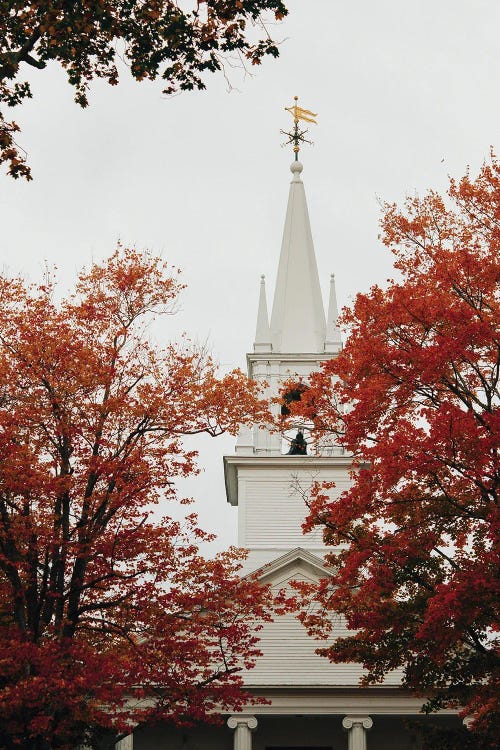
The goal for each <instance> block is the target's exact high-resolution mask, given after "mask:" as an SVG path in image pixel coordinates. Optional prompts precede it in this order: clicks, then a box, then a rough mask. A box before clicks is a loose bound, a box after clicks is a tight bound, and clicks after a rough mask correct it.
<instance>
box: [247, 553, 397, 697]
mask: <svg viewBox="0 0 500 750" xmlns="http://www.w3.org/2000/svg"><path fill="white" fill-rule="evenodd" d="M318 562H320V561H319V560H318ZM273 577H274V576H273V575H271V578H270V579H268V580H266V582H267V583H271V584H273V581H272V578H273ZM275 578H276V581H275V585H274V587H275V588H277V589H281V588H289V582H290V581H291V580H308V581H312V580H314V579H313V578H312V577H309V576H304V573H303V569H302V568H301V566H300V565H297V567H296V569H295V570H293V566H292V569H290V565H287V572H286V580H284V579H283V576H282V574H280V572H279V571H277V572H276V576H275ZM349 632H350V631H349V630H348V629H347V628H346V626H345V622H344V620H343V618H342V617H341V616H340V615H337V616H336V618H335V621H334V630H333V634H332V639H334V638H335V637H342V636H345V635H348V634H349ZM258 637H259V648H260V649H261V651H262V656H261V657H260V658H259V659H258V660H257V663H256V666H255V667H254V668H253V669H252V670H248V671H247V672H246V673H245V675H244V681H245V683H246V684H247V685H252V686H253V687H257V686H262V687H269V686H273V685H275V686H283V687H284V686H288V687H298V686H301V685H303V686H310V687H314V686H318V687H325V686H329V687H355V686H357V685H358V684H359V681H360V678H361V676H362V674H363V669H362V667H361V666H360V665H359V664H332V663H331V662H330V661H329V660H328V659H327V658H325V657H323V656H319V655H318V654H316V653H315V651H316V649H317V648H320V647H321V646H323V645H327V643H326V642H321V641H318V640H315V639H314V638H311V637H309V636H308V635H307V632H306V630H305V628H304V626H303V625H302V624H301V623H300V622H299V621H298V620H297V617H296V616H295V615H294V614H292V613H288V614H285V615H282V616H280V617H277V618H276V619H275V620H274V622H272V623H264V625H263V628H262V630H260V631H259V632H258ZM330 642H331V641H330ZM400 679H401V677H400V674H396V673H394V674H393V675H390V676H389V677H388V678H387V679H386V681H385V682H384V684H385V685H398V684H400Z"/></svg>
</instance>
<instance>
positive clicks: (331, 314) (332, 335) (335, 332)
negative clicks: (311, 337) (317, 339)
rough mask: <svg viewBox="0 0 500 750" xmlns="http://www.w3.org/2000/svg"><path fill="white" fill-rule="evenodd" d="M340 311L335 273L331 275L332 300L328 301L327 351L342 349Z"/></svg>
mask: <svg viewBox="0 0 500 750" xmlns="http://www.w3.org/2000/svg"><path fill="white" fill-rule="evenodd" d="M338 318H339V311H338V307H337V295H336V293H335V274H333V273H332V274H331V275H330V301H329V303H328V318H327V321H326V341H325V352H339V351H340V350H341V349H342V338H341V336H340V328H339V325H338Z"/></svg>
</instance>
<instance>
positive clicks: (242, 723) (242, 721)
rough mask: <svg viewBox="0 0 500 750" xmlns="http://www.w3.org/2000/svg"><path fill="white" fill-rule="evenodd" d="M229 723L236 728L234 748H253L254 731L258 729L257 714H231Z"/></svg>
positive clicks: (237, 749) (229, 725)
mask: <svg viewBox="0 0 500 750" xmlns="http://www.w3.org/2000/svg"><path fill="white" fill-rule="evenodd" d="M227 725H228V727H229V729H234V746H233V747H234V750H252V732H253V730H254V729H257V719H256V718H255V716H246V715H244V714H241V715H240V716H230V717H229V719H228V720H227Z"/></svg>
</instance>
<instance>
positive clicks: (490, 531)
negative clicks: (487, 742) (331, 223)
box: [294, 158, 500, 733]
mask: <svg viewBox="0 0 500 750" xmlns="http://www.w3.org/2000/svg"><path fill="white" fill-rule="evenodd" d="M382 226H383V238H384V242H385V243H386V244H387V246H388V247H390V249H391V250H392V251H393V253H394V255H395V257H396V262H395V265H396V268H397V270H398V272H399V279H398V280H396V281H391V282H389V283H388V286H387V288H386V289H380V288H379V287H374V288H372V289H371V290H370V292H369V293H368V294H363V295H358V297H357V299H356V302H355V305H354V307H353V309H352V310H347V311H344V314H343V322H344V325H345V326H347V328H348V331H349V336H348V340H347V344H346V347H345V349H344V351H343V352H342V353H341V354H340V355H339V356H338V357H337V358H336V359H334V360H331V361H330V362H328V363H327V364H326V365H325V366H324V368H323V370H322V371H321V372H320V373H319V374H317V375H313V376H312V378H311V382H310V384H309V385H310V388H309V390H308V399H307V402H306V403H300V402H299V403H298V404H296V405H294V407H295V409H296V410H298V411H301V413H303V414H305V415H306V416H307V417H308V418H309V419H310V420H311V421H313V422H314V423H315V426H316V430H317V432H319V433H321V432H325V431H330V432H332V433H333V434H335V435H336V439H337V440H338V442H339V443H340V444H341V445H342V446H343V447H344V448H345V449H346V450H347V451H349V452H351V453H352V454H353V456H354V459H353V460H354V471H353V483H352V487H351V488H350V489H349V490H348V491H346V492H344V493H343V494H342V495H341V496H340V498H339V499H338V500H336V501H333V502H332V500H331V499H330V497H329V495H328V487H316V488H315V490H314V492H313V494H312V496H311V497H310V498H309V503H310V516H309V519H308V521H307V527H308V528H311V526H313V525H316V524H319V525H322V526H324V528H325V539H326V541H327V543H328V544H330V545H345V546H344V549H343V550H342V551H341V552H340V553H339V554H338V555H332V557H331V563H332V565H334V566H335V567H334V571H335V572H334V573H333V579H332V581H330V583H329V584H328V585H326V584H325V585H323V586H322V587H320V588H319V589H318V590H317V591H316V593H315V596H316V598H317V599H318V601H319V602H320V604H321V605H322V607H323V611H322V615H320V616H318V615H315V616H314V618H308V617H307V616H305V617H304V620H305V622H306V624H307V625H308V626H309V628H310V630H311V631H312V632H314V633H315V634H317V635H322V634H325V633H327V632H328V628H329V623H330V613H331V612H335V611H340V612H342V613H343V614H344V615H345V617H346V619H347V622H348V624H349V626H350V627H351V628H353V629H355V630H356V631H357V632H356V634H353V635H351V636H349V637H346V638H341V639H340V640H338V641H336V642H335V643H333V644H332V645H331V647H330V648H329V649H327V650H325V651H324V653H325V655H327V656H328V657H329V658H330V659H332V660H333V661H349V660H354V661H357V662H361V663H363V664H364V665H365V666H366V668H367V676H366V679H365V682H373V681H378V680H381V679H382V678H383V676H384V675H385V674H387V672H389V671H390V670H391V669H393V668H395V667H400V666H401V667H403V669H404V674H405V677H404V681H405V684H406V685H408V686H409V687H411V688H414V689H416V690H417V691H418V692H419V693H421V694H426V695H427V696H428V697H429V703H428V707H430V708H437V707H439V706H444V705H447V706H450V705H451V706H461V707H462V708H463V711H464V714H467V713H471V714H473V715H474V716H475V717H476V724H475V727H476V729H478V730H481V731H484V732H486V733H487V732H488V731H490V730H491V728H492V727H493V726H494V722H495V717H496V716H497V714H498V704H497V703H496V702H495V700H494V695H495V687H494V686H495V684H496V681H497V679H498V655H497V651H496V649H497V641H496V640H495V639H496V636H497V635H498V594H499V587H498V569H499V568H498V566H499V562H500V560H499V550H498V528H499V515H498V499H499V497H498V493H499V488H500V465H499V456H498V449H499V426H500V416H499V404H500V391H499V375H500V331H499V328H500V263H499V251H500V165H499V163H498V162H497V161H496V159H495V158H492V162H491V164H490V165H485V166H484V167H483V168H482V170H481V172H480V174H479V176H478V177H477V179H475V180H473V179H472V178H470V177H469V175H466V176H465V177H464V178H463V179H462V180H461V181H460V182H458V183H457V182H455V181H452V182H451V186H450V190H449V196H448V199H447V200H445V199H442V198H441V197H440V196H439V195H437V194H435V193H432V192H431V193H430V194H429V195H428V196H426V197H425V198H423V199H419V198H414V199H411V200H409V201H408V202H407V203H406V205H405V207H404V209H403V210H402V211H401V210H400V209H399V208H398V207H397V206H395V205H392V206H386V209H385V215H384V219H383V223H382ZM332 583H333V584H334V586H333V587H332Z"/></svg>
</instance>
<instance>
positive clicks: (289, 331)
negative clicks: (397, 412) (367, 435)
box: [224, 152, 350, 570]
mask: <svg viewBox="0 0 500 750" xmlns="http://www.w3.org/2000/svg"><path fill="white" fill-rule="evenodd" d="M296 153H297V152H296ZM290 169H291V172H292V180H291V183H290V191H289V197H288V206H287V211H286V218H285V226H284V230H283V240H282V245H281V253H280V257H279V264H278V273H277V277H276V287H275V290H274V299H273V306H272V312H271V319H270V320H269V317H268V311H267V298H266V289H265V279H264V277H261V282H260V294H259V303H258V312H257V326H256V333H255V342H254V345H253V351H252V352H250V353H249V354H247V367H248V375H249V377H250V378H253V379H255V380H257V381H260V382H265V383H267V388H266V393H265V395H266V397H268V398H272V397H274V396H277V395H278V394H279V390H280V387H281V384H282V383H283V382H284V381H286V380H290V379H296V380H297V382H302V381H306V380H307V378H308V376H309V375H310V374H311V373H312V372H313V371H315V370H318V369H319V367H320V366H321V363H322V362H324V361H325V360H327V359H330V358H331V357H335V356H336V354H337V353H338V352H339V351H340V350H341V348H342V342H341V338H340V331H339V328H338V325H337V315H338V313H337V302H336V295H335V281H334V277H333V275H332V276H331V279H330V300H329V305H328V315H327V316H326V317H325V312H324V306H323V299H322V295H321V288H320V282H319V275H318V268H317V263H316V256H315V252H314V245H313V239H312V233H311V225H310V222H309V213H308V210H307V202H306V196H305V190H304V183H303V182H302V179H301V174H302V171H303V167H302V164H301V163H300V162H299V161H298V160H295V161H293V162H292V164H291V167H290ZM273 408H275V409H276V411H278V409H279V406H278V405H275V406H274V407H273ZM290 439H291V436H290V435H282V434H280V433H279V432H272V431H270V430H267V429H265V428H259V427H254V428H253V429H249V428H246V427H244V428H242V429H241V431H240V434H239V436H238V439H237V444H236V450H235V454H234V455H232V456H225V458H224V470H225V479H226V491H227V500H228V502H229V503H231V504H232V505H237V506H238V544H239V546H241V547H245V548H247V549H248V550H249V557H248V560H247V568H248V570H255V569H259V568H261V567H262V566H263V565H267V564H269V563H270V562H271V561H273V560H275V559H276V558H278V557H280V556H282V555H285V554H287V553H290V552H291V551H292V550H296V549H302V550H306V551H307V552H308V553H310V554H313V555H315V556H318V557H319V558H320V559H321V558H322V557H323V555H324V553H325V551H326V550H325V548H324V545H323V541H322V537H321V532H320V531H315V532H312V533H310V534H307V535H303V533H302V529H301V526H302V523H303V521H304V519H305V515H306V510H307V509H306V506H305V503H304V500H303V497H302V495H301V494H300V492H301V490H304V491H307V488H308V487H309V486H310V485H311V484H312V482H313V481H315V480H318V479H321V480H328V481H334V482H335V485H336V491H338V492H341V491H342V489H343V488H345V487H346V486H347V484H348V482H349V465H350V461H349V459H348V457H346V456H344V455H343V453H342V451H341V449H340V448H339V447H338V446H336V445H334V444H332V443H331V444H328V443H325V442H323V443H322V444H321V445H319V444H316V445H314V444H312V443H311V442H310V441H309V440H308V438H307V433H306V442H308V443H309V444H308V446H307V455H290V453H289V448H290ZM330 551H331V550H330Z"/></svg>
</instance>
